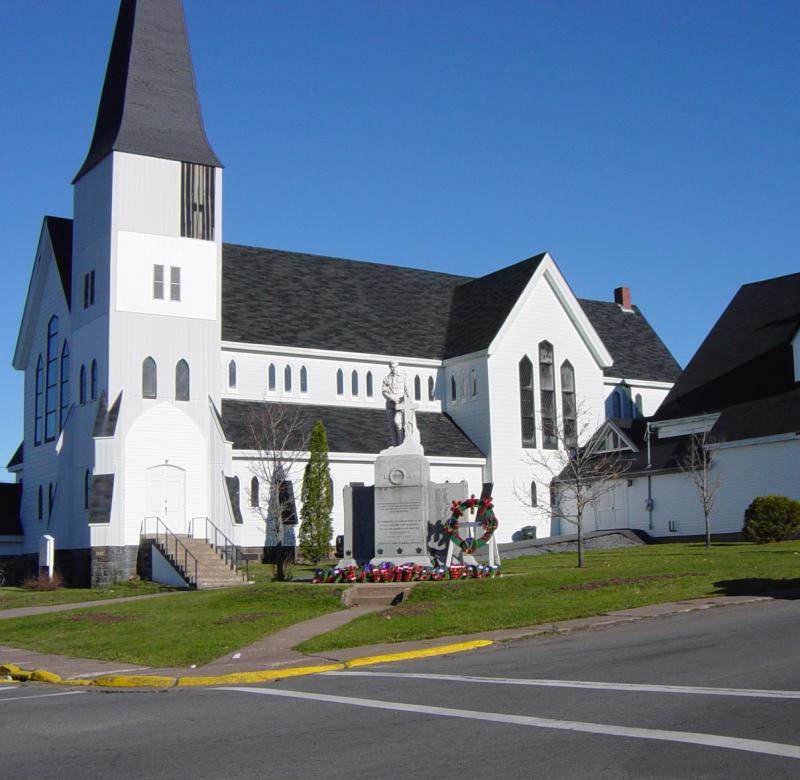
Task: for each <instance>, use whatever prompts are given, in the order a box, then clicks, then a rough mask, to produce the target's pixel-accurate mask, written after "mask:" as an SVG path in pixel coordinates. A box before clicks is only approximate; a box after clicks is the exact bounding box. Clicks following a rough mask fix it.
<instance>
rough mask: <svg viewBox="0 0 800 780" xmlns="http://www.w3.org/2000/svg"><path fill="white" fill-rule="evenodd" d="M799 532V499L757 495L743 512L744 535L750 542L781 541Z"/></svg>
mask: <svg viewBox="0 0 800 780" xmlns="http://www.w3.org/2000/svg"><path fill="white" fill-rule="evenodd" d="M798 533H800V501H794V500H792V499H791V498H787V497H786V496H758V498H756V499H754V500H753V503H752V504H750V506H749V507H747V509H746V510H745V513H744V535H745V537H746V538H747V539H749V540H750V541H751V542H756V543H757V544H765V543H766V542H782V541H783V540H784V539H790V538H792V537H793V536H796V535H797V534H798Z"/></svg>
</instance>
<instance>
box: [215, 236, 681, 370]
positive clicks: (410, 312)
mask: <svg viewBox="0 0 800 780" xmlns="http://www.w3.org/2000/svg"><path fill="white" fill-rule="evenodd" d="M544 256H545V255H544V254H539V255H535V256H534V257H530V258H528V259H527V260H522V261H521V262H519V263H515V264H514V265H510V266H508V267H506V268H501V269H500V270H499V271H495V272H494V273H491V274H488V275H487V276H482V277H479V278H477V279H474V278H471V277H468V276H455V275H452V274H443V273H438V272H434V271H423V270H420V269H417V268H403V267H400V266H394V265H383V264H379V263H367V262H360V261H356V260H343V259H341V258H334V257H324V256H319V255H310V254H301V253H297V252H285V251H281V250H277V249H261V248H258V247H248V246H240V245H236V244H225V245H224V246H223V253H222V260H223V266H222V269H223V270H222V338H223V340H225V341H238V342H244V343H251V344H275V345H284V346H293V347H306V348H309V349H330V350H338V351H344V352H365V353H373V354H380V355H396V356H398V357H400V356H405V357H423V358H432V359H436V360H442V359H445V358H449V357H456V356H458V355H467V354H469V353H470V352H476V351H478V350H482V349H486V348H488V347H489V345H490V344H491V343H492V340H493V339H494V337H495V336H496V335H497V333H498V332H499V330H500V328H501V327H502V325H503V323H504V322H505V321H506V319H507V318H508V316H509V314H510V313H511V310H512V308H513V307H514V304H515V303H516V302H517V300H518V299H519V297H520V295H521V294H522V292H523V290H524V289H525V286H526V285H527V284H528V282H529V281H530V279H531V277H532V276H533V274H534V273H535V271H536V269H537V268H538V267H539V264H540V263H541V261H542V259H543V258H544ZM580 304H581V307H582V308H583V310H584V312H585V313H586V316H587V317H588V318H589V321H590V322H591V324H592V326H593V327H594V328H595V329H596V330H597V332H598V334H599V336H600V338H601V339H602V341H603V343H604V344H605V346H606V348H607V349H608V350H609V352H610V353H611V355H612V357H613V358H614V361H615V363H614V366H613V367H612V368H610V369H608V370H607V374H608V375H609V376H620V377H622V376H624V377H629V378H631V379H650V380H655V381H666V382H672V381H674V380H675V378H676V377H677V375H678V374H679V373H680V367H679V366H678V364H677V362H676V361H675V358H673V357H672V355H671V354H670V352H669V350H668V349H667V348H666V346H665V345H664V343H663V342H662V341H661V339H660V338H659V337H658V335H657V334H656V332H655V331H654V330H653V329H652V328H651V327H650V324H649V323H648V322H647V320H646V318H645V317H644V315H643V314H642V313H641V312H640V311H639V310H638V309H636V310H635V311H634V312H633V313H630V314H629V313H626V312H622V311H621V309H620V308H619V306H617V304H615V303H606V302H604V301H587V300H582V301H580Z"/></svg>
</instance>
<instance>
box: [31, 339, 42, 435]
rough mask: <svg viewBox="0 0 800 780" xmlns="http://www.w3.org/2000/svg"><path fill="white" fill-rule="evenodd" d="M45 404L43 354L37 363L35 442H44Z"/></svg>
mask: <svg viewBox="0 0 800 780" xmlns="http://www.w3.org/2000/svg"><path fill="white" fill-rule="evenodd" d="M43 405H44V363H43V362H42V356H41V355H39V361H38V363H37V364H36V410H35V412H34V417H35V420H34V429H33V443H34V444H35V445H37V446H38V445H39V444H41V443H42V406H43Z"/></svg>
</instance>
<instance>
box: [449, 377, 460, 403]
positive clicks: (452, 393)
mask: <svg viewBox="0 0 800 780" xmlns="http://www.w3.org/2000/svg"><path fill="white" fill-rule="evenodd" d="M457 398H458V388H457V387H456V378H455V377H454V376H451V377H450V400H451V401H455V400H456V399H457Z"/></svg>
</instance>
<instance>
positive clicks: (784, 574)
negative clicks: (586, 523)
mask: <svg viewBox="0 0 800 780" xmlns="http://www.w3.org/2000/svg"><path fill="white" fill-rule="evenodd" d="M575 563H576V554H575V553H557V554H547V555H539V556H532V557H526V558H517V559H514V560H509V561H508V562H507V563H504V564H503V573H504V575H506V576H503V577H501V578H499V579H496V580H462V581H457V582H443V583H420V584H419V585H417V586H416V587H415V588H414V589H413V590H412V591H411V597H410V599H409V600H408V601H407V602H405V603H404V604H402V605H400V606H399V607H395V608H394V609H393V610H391V611H389V612H385V613H381V614H373V615H368V616H365V617H362V618H359V619H357V620H355V621H353V622H352V623H349V624H347V625H346V626H343V627H342V628H340V629H338V630H336V631H333V632H331V633H329V634H323V635H322V636H319V637H316V638H314V639H311V640H309V641H308V642H305V643H304V644H302V645H301V646H300V647H299V648H298V649H299V650H302V651H303V652H320V651H325V650H334V649H338V648H343V647H357V646H359V645H368V644H376V643H384V642H400V641H405V640H413V639H429V638H432V637H439V636H449V635H450V636H451V635H454V634H466V633H470V632H474V631H489V630H493V629H500V628H512V627H520V626H528V625H534V624H540V623H550V622H555V621H558V620H568V619H570V618H579V617H587V616H589V615H597V614H601V613H603V612H609V611H612V610H618V609H627V608H630V607H638V606H643V605H645V604H654V603H658V602H665V601H675V600H680V599H691V598H701V597H703V596H710V595H742V594H753V593H763V592H765V591H768V590H773V589H775V588H789V587H793V588H800V542H783V543H781V544H770V545H753V544H746V543H730V544H718V545H713V546H712V548H711V549H710V550H706V549H705V548H704V547H703V546H702V545H699V544H664V545H652V546H647V547H634V548H628V549H624V550H608V551H598V552H589V553H587V556H586V563H587V566H586V568H585V569H584V570H579V569H577V568H576V567H575ZM507 575H516V576H507Z"/></svg>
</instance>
